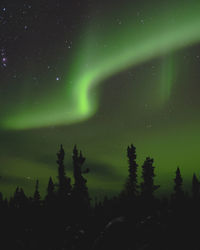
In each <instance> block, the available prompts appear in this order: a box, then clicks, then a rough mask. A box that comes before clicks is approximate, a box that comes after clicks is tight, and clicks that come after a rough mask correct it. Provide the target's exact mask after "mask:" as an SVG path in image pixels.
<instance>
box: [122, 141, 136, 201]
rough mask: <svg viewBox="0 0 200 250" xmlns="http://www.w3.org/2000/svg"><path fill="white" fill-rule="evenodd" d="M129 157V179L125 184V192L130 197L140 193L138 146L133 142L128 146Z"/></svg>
mask: <svg viewBox="0 0 200 250" xmlns="http://www.w3.org/2000/svg"><path fill="white" fill-rule="evenodd" d="M127 157H128V163H129V166H128V172H129V175H128V179H127V181H126V184H125V191H124V192H125V194H126V195H127V196H128V197H129V198H130V197H135V196H136V195H137V194H138V190H137V188H138V185H137V168H138V164H137V163H136V148H135V147H134V146H133V144H131V146H130V147H129V146H128V148H127Z"/></svg>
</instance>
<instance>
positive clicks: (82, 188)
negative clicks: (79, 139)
mask: <svg viewBox="0 0 200 250" xmlns="http://www.w3.org/2000/svg"><path fill="white" fill-rule="evenodd" d="M72 159H73V174H74V187H73V193H74V195H75V197H76V199H78V200H79V202H80V203H82V204H81V205H83V206H86V207H87V206H89V201H90V199H89V194H88V188H87V185H86V183H87V180H86V179H85V178H84V177H83V174H87V173H89V169H88V168H87V169H85V170H83V169H82V167H83V164H84V162H85V157H83V155H82V152H81V151H80V153H79V154H78V150H77V147H76V145H75V146H74V149H73V156H72Z"/></svg>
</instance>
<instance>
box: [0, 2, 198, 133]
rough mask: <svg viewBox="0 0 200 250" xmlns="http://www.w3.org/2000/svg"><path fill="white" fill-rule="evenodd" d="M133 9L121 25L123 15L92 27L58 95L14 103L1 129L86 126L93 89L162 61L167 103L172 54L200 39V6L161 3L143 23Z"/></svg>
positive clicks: (95, 106) (163, 97) (84, 35)
mask: <svg viewBox="0 0 200 250" xmlns="http://www.w3.org/2000/svg"><path fill="white" fill-rule="evenodd" d="M147 7H148V6H147ZM130 9H131V10H132V11H129V12H127V10H126V12H125V13H123V11H122V13H120V14H121V16H122V17H123V18H122V20H123V22H122V23H121V24H120V25H116V24H114V23H113V20H116V19H115V15H116V16H117V14H119V13H115V14H113V16H112V17H108V16H106V15H105V17H104V18H103V20H102V18H96V22H93V23H92V24H88V25H87V27H85V28H84V29H83V31H84V32H81V38H80V39H81V42H80V44H79V45H78V46H77V47H76V49H75V53H74V58H73V60H71V61H72V62H71V68H70V69H69V70H68V72H67V73H66V78H65V84H63V85H62V86H60V89H58V90H57V91H55V92H54V93H50V94H48V91H47V94H46V95H45V94H44V96H43V97H42V98H41V97H38V98H37V97H35V99H37V100H38V103H39V105H38V106H36V105H34V102H33V101H31V99H30V100H29V98H27V99H26V100H25V102H23V104H21V105H20V104H19V105H17V104H16V105H15V107H12V108H11V110H10V111H9V112H8V113H7V115H6V116H5V117H4V118H3V119H2V121H1V127H2V128H4V129H15V130H18V129H31V128H41V127H46V126H53V125H64V124H72V123H77V122H80V121H84V120H86V119H88V118H90V117H91V116H92V115H94V114H95V112H96V111H97V109H98V93H99V90H98V91H97V90H96V91H94V89H95V88H97V85H98V84H99V83H101V82H103V81H104V80H105V79H107V78H109V77H111V76H112V75H114V74H117V73H119V72H122V71H123V70H126V69H128V68H130V67H133V66H136V65H138V64H140V63H143V62H146V61H148V60H150V59H153V58H155V57H159V56H163V58H165V57H166V59H163V65H162V67H161V81H160V90H159V97H158V98H159V99H160V103H159V105H161V104H162V105H163V104H164V103H166V101H167V100H168V98H169V97H170V93H171V88H172V86H173V82H174V77H175V75H174V73H173V71H174V69H175V65H174V62H173V61H174V60H173V56H171V54H173V52H174V51H176V50H178V49H181V48H184V47H186V46H191V45H192V44H195V43H197V42H198V41H199V40H200V29H199V27H200V15H199V13H200V2H199V1H182V2H181V6H180V4H178V3H177V2H174V3H171V4H170V3H168V5H164V4H163V3H162V4H160V5H159V4H158V6H157V8H156V9H152V7H150V6H149V8H146V11H144V17H145V18H144V20H142V19H141V17H140V16H138V15H137V12H136V10H134V7H133V8H130ZM113 12H114V11H113ZM94 23H95V24H94ZM169 53H170V56H168V54H169ZM22 88H23V87H22Z"/></svg>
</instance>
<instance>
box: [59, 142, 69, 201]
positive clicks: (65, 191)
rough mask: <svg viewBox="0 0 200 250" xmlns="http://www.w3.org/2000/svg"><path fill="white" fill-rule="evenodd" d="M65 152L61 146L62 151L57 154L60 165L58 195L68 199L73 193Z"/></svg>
mask: <svg viewBox="0 0 200 250" xmlns="http://www.w3.org/2000/svg"><path fill="white" fill-rule="evenodd" d="M64 157H65V151H64V149H63V146H62V144H61V146H60V151H59V152H58V153H57V161H56V162H57V164H58V195H59V196H60V197H62V198H67V197H68V196H69V194H70V193H71V189H72V187H71V179H70V178H69V177H67V176H66V173H65V166H64Z"/></svg>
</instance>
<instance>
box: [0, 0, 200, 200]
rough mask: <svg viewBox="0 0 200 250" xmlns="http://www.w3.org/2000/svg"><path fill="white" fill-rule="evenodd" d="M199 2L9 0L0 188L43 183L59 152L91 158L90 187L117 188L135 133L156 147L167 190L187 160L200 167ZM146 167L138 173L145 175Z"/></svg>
mask: <svg viewBox="0 0 200 250" xmlns="http://www.w3.org/2000/svg"><path fill="white" fill-rule="evenodd" d="M199 13H200V2H199V1H197V0H190V1H188V0H187V1H186V0H183V1H181V2H180V1H178V0H173V1H172V0H169V1H165V2H163V1H161V0H160V1H159V0H153V1H152V0H151V1H149V0H148V1H147V0H140V1H139V0H135V1H128V0H126V1H123V3H122V1H116V0H115V1H114V0H109V1H105V2H104V1H100V0H99V1H98V0H85V1H78V0H68V1H66V0H51V1H47V0H40V1H34V0H26V1H25V0H17V1H16V0H15V1H14V0H5V1H3V0H2V1H1V3H0V31H1V32H0V79H1V80H0V107H1V108H0V176H1V179H0V187H1V191H2V192H3V193H4V194H5V195H8V196H9V195H11V194H12V193H13V191H14V190H15V188H16V186H17V185H19V186H22V187H23V188H24V189H25V193H27V194H32V192H33V190H34V183H35V181H36V179H37V178H38V179H39V182H40V191H41V192H42V194H44V193H45V189H46V185H47V182H48V178H49V176H52V177H53V179H54V180H55V181H56V176H57V166H56V152H57V151H58V150H59V145H60V144H61V143H62V144H63V146H64V148H65V151H66V159H65V162H66V166H67V174H68V175H69V176H71V173H72V172H71V170H72V149H73V146H74V144H77V146H78V148H79V149H81V150H82V152H83V154H84V155H85V157H86V163H85V166H86V165H87V167H89V168H90V170H91V172H90V174H88V175H87V178H88V186H89V189H90V192H91V194H92V195H96V194H98V195H103V194H104V193H109V194H114V193H117V192H118V191H119V190H121V188H122V186H123V183H124V181H125V178H126V176H127V159H126V148H127V146H128V145H130V144H131V143H133V144H134V145H135V146H136V149H137V158H138V163H139V165H140V166H141V164H142V163H143V161H144V159H145V157H147V156H150V157H153V158H154V160H155V162H154V165H155V167H156V175H157V176H156V182H157V183H159V184H160V185H161V188H160V190H159V191H158V193H159V192H160V193H165V192H168V191H169V190H170V191H171V185H172V182H173V178H174V174H175V170H176V168H177V166H179V167H180V169H181V172H182V175H183V178H184V184H185V187H186V188H189V187H190V182H191V178H192V174H193V173H194V172H195V173H196V174H197V176H199V175H200V156H199V146H200V140H199V139H200V131H199V126H200V117H199V111H200V99H199V91H200V87H199V78H200V71H199V67H200V45H199V43H200V30H199V27H200V15H199ZM140 175H141V174H140V169H139V176H140Z"/></svg>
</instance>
